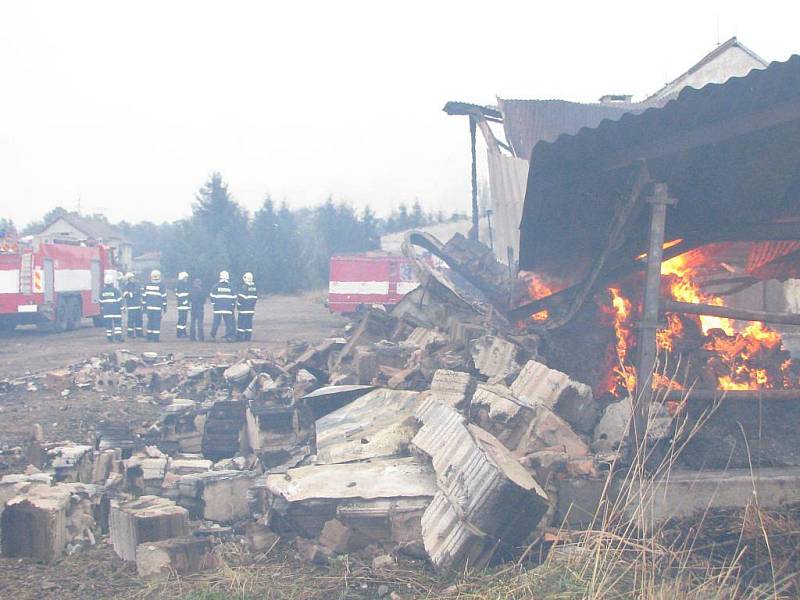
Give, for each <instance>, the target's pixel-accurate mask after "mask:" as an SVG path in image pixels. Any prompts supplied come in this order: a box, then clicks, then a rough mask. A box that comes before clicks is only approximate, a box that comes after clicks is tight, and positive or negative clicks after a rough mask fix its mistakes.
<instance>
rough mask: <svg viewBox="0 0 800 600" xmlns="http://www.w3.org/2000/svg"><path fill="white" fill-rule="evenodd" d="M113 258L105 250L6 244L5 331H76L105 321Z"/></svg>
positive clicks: (0, 274)
mask: <svg viewBox="0 0 800 600" xmlns="http://www.w3.org/2000/svg"><path fill="white" fill-rule="evenodd" d="M112 261H113V259H112V254H111V252H110V251H109V250H108V249H107V248H105V247H104V246H100V245H94V246H91V245H72V244H63V243H58V244H45V243H39V242H37V241H36V240H33V241H31V242H22V241H17V240H15V239H11V238H8V237H6V238H0V330H5V331H9V330H12V329H14V328H15V327H16V326H17V325H27V324H36V325H39V326H42V327H44V328H48V329H52V330H53V331H66V330H69V329H75V328H76V327H77V326H78V324H79V323H80V320H81V318H83V317H91V318H92V319H94V321H95V324H97V323H99V321H100V304H99V303H98V298H99V295H100V290H101V288H102V284H103V277H104V275H105V273H106V272H107V271H114V273H115V274H116V271H115V269H114V266H113V262H112Z"/></svg>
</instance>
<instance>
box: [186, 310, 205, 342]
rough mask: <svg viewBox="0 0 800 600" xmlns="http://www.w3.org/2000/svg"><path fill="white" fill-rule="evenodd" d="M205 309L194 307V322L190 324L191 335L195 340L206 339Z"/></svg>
mask: <svg viewBox="0 0 800 600" xmlns="http://www.w3.org/2000/svg"><path fill="white" fill-rule="evenodd" d="M203 312H204V311H203V309H202V308H200V309H197V308H193V309H192V322H191V323H190V325H189V337H190V338H191V339H192V341H194V340H200V341H201V342H202V341H203V340H204V339H205V335H204V333H203V317H205V315H204V314H203Z"/></svg>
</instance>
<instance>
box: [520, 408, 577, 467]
mask: <svg viewBox="0 0 800 600" xmlns="http://www.w3.org/2000/svg"><path fill="white" fill-rule="evenodd" d="M534 412H535V414H534V417H533V420H532V421H531V424H530V429H529V431H528V432H527V433H526V434H525V435H524V437H523V442H524V445H520V446H518V447H517V452H519V453H520V454H522V455H525V454H530V453H532V452H536V451H538V450H558V451H561V452H566V453H567V454H568V455H569V456H570V457H577V456H586V455H587V454H589V446H588V445H587V444H586V442H584V441H583V439H582V438H581V437H580V436H578V434H576V433H575V432H574V431H573V430H572V428H571V427H570V426H569V423H567V422H566V421H565V420H564V419H562V418H561V417H559V416H558V415H557V414H555V413H554V412H553V411H551V410H550V409H549V408H547V407H545V406H537V407H536V408H535V409H534Z"/></svg>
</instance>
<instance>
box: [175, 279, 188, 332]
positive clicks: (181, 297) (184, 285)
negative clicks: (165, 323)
mask: <svg viewBox="0 0 800 600" xmlns="http://www.w3.org/2000/svg"><path fill="white" fill-rule="evenodd" d="M190 292H191V289H190V288H189V274H188V273H187V272H186V271H181V272H180V273H178V284H177V285H176V286H175V299H176V304H177V309H178V324H177V325H176V326H175V328H176V331H177V336H178V337H179V338H185V337H187V335H186V322H187V320H188V318H189V310H190V309H191V308H192V307H191V305H190V303H189V293H190Z"/></svg>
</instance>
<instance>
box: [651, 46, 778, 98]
mask: <svg viewBox="0 0 800 600" xmlns="http://www.w3.org/2000/svg"><path fill="white" fill-rule="evenodd" d="M763 68H764V63H763V62H762V61H760V60H758V59H757V58H755V57H754V56H753V55H752V54H750V53H749V52H747V51H745V50H743V49H742V48H741V47H740V46H736V45H734V46H731V47H730V48H727V49H726V50H724V51H723V52H721V53H720V54H719V55H717V56H715V57H714V58H712V59H711V60H710V61H708V62H707V63H706V64H704V65H701V66H700V67H699V68H698V69H697V70H695V71H692V72H689V73H686V74H685V75H682V76H681V77H679V78H678V79H676V80H675V81H673V82H672V83H670V84H669V85H667V86H666V87H665V88H664V89H662V90H659V91H658V92H656V93H655V94H653V96H651V97H650V98H648V101H650V102H654V103H659V104H660V103H664V102H667V101H669V100H672V99H673V98H675V97H677V96H678V94H679V93H680V92H681V90H682V89H683V88H685V87H692V88H695V89H700V88H702V87H703V86H704V85H707V84H709V83H725V82H726V81H727V80H728V79H730V78H731V77H743V76H744V75H747V74H748V73H749V72H750V71H752V70H753V69H763Z"/></svg>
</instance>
